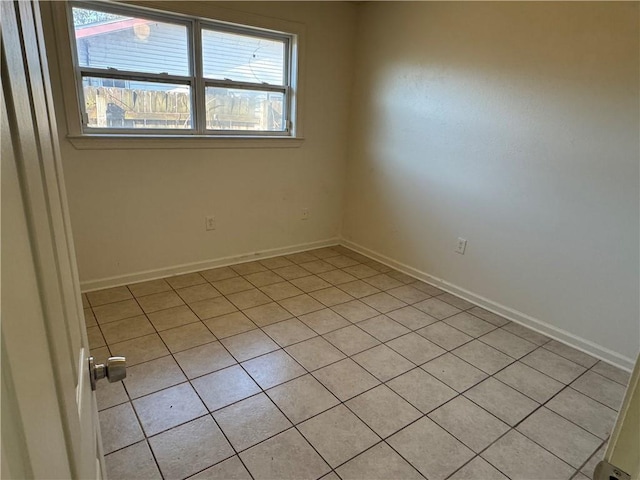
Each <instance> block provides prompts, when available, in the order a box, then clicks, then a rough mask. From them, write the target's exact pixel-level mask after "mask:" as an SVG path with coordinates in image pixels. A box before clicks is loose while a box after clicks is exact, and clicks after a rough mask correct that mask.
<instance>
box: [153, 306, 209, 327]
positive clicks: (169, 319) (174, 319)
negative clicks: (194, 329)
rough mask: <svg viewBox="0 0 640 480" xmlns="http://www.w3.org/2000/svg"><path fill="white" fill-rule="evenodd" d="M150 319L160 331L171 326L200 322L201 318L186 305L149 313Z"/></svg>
mask: <svg viewBox="0 0 640 480" xmlns="http://www.w3.org/2000/svg"><path fill="white" fill-rule="evenodd" d="M147 317H149V320H150V321H151V323H152V324H153V326H154V327H155V329H156V330H157V331H159V332H161V331H162V330H167V329H169V328H175V327H181V326H182V325H186V324H188V323H193V322H199V321H200V319H199V318H198V317H197V316H196V315H195V314H194V313H193V311H191V309H190V308H189V307H187V306H186V305H180V306H179V307H173V308H168V309H166V310H160V311H159V312H153V313H150V314H148V315H147Z"/></svg>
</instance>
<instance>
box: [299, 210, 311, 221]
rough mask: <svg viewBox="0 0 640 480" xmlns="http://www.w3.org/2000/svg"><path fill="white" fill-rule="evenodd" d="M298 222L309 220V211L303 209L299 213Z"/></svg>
mask: <svg viewBox="0 0 640 480" xmlns="http://www.w3.org/2000/svg"><path fill="white" fill-rule="evenodd" d="M300 220H309V209H308V208H303V209H302V212H301V213H300Z"/></svg>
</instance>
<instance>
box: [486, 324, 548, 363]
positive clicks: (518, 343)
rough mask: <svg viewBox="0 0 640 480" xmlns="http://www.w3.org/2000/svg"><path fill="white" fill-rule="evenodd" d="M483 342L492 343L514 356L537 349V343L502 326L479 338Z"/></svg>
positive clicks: (520, 355)
mask: <svg viewBox="0 0 640 480" xmlns="http://www.w3.org/2000/svg"><path fill="white" fill-rule="evenodd" d="M478 340H480V341H481V342H483V343H486V344H487V345H491V346H492V347H493V348H496V349H498V350H500V351H501V352H503V353H506V354H507V355H509V356H510V357H513V358H521V357H523V356H525V355H526V354H527V353H530V352H532V351H533V350H535V349H536V348H538V347H537V345H535V344H533V343H531V342H528V341H526V340H525V339H524V338H520V337H518V336H517V335H514V334H513V333H509V332H507V331H506V330H504V329H502V328H498V329H496V330H494V331H492V332H489V333H487V334H486V335H483V336H482V337H480V338H478Z"/></svg>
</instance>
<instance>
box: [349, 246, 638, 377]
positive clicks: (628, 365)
mask: <svg viewBox="0 0 640 480" xmlns="http://www.w3.org/2000/svg"><path fill="white" fill-rule="evenodd" d="M340 244H341V245H344V246H345V247H348V248H351V249H352V250H354V251H356V252H358V253H360V254H362V255H365V256H367V257H369V258H371V259H373V260H376V261H378V262H380V263H383V264H385V265H387V266H389V267H391V268H394V269H396V270H398V271H400V272H402V273H406V274H407V275H410V276H412V277H414V278H416V279H417V280H421V281H423V282H425V283H428V284H430V285H433V286H434V287H438V288H440V289H442V290H444V291H446V292H449V293H452V294H454V295H457V296H458V297H461V298H463V299H465V300H467V301H469V302H471V303H473V304H475V305H478V306H480V307H482V308H484V309H486V310H489V311H491V312H493V313H496V314H498V315H500V316H502V317H505V318H507V319H508V320H511V321H512V322H515V323H519V324H521V325H524V326H525V327H527V328H530V329H532V330H535V331H536V332H539V333H542V334H544V335H546V336H548V337H551V338H553V339H554V340H557V341H559V342H562V343H564V344H566V345H569V346H570V347H573V348H576V349H578V350H581V351H583V352H585V353H587V354H589V355H592V356H594V357H596V358H599V359H600V360H604V361H605V362H607V363H610V364H612V365H614V366H616V367H619V368H622V369H623V370H626V371H629V372H630V371H631V370H632V369H633V365H634V363H635V360H633V359H631V358H628V357H625V356H624V355H621V354H619V353H617V352H614V351H613V350H610V349H608V348H605V347H603V346H601V345H598V344H596V343H594V342H592V341H590V340H586V339H584V338H581V337H579V336H578V335H575V334H573V333H571V332H568V331H566V330H563V329H561V328H558V327H555V326H553V325H551V324H549V323H547V322H544V321H542V320H538V319H537V318H533V317H531V316H529V315H527V314H525V313H522V312H519V311H517V310H514V309H513V308H509V307H507V306H505V305H502V304H500V303H498V302H494V301H493V300H490V299H488V298H485V297H483V296H481V295H478V294H475V293H473V292H470V291H469V290H466V289H464V288H461V287H459V286H457V285H454V284H452V283H449V282H447V281H446V280H443V279H441V278H438V277H434V276H433V275H429V274H428V273H425V272H422V271H420V270H418V269H416V268H413V267H410V266H409V265H405V264H404V263H401V262H398V261H397V260H394V259H392V258H389V257H387V256H385V255H382V254H380V253H378V252H375V251H373V250H370V249H368V248H366V247H363V246H362V245H359V244H357V243H354V242H351V241H349V240H345V239H342V240H340Z"/></svg>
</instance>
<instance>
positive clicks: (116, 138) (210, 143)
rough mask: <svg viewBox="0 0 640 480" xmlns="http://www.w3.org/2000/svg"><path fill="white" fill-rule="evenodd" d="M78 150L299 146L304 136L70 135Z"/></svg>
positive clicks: (68, 138) (69, 137)
mask: <svg viewBox="0 0 640 480" xmlns="http://www.w3.org/2000/svg"><path fill="white" fill-rule="evenodd" d="M67 140H69V142H71V144H72V145H73V146H74V147H75V148H76V149H77V150H133V149H145V150H148V149H163V150H164V149H167V148H175V149H185V148H299V147H301V146H302V144H303V143H304V138H301V137H295V138H294V137H259V136H255V137H250V136H246V137H244V136H243V137H212V136H202V135H201V136H197V135H176V136H168V135H157V136H154V135H144V136H141V135H109V134H93V135H68V136H67Z"/></svg>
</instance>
